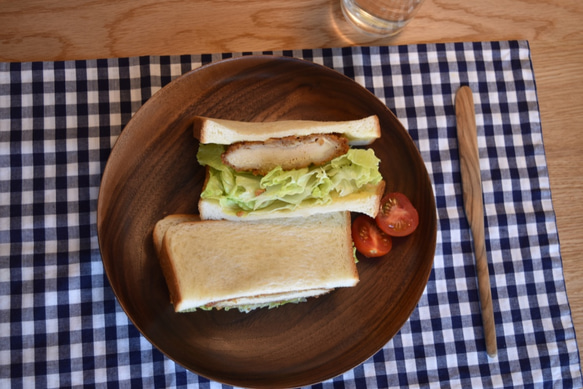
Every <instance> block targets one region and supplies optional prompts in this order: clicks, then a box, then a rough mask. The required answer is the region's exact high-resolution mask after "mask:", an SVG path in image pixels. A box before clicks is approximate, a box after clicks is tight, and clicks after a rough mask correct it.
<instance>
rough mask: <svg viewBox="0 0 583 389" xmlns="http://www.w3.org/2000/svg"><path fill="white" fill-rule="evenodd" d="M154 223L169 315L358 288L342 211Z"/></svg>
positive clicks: (267, 303) (347, 222)
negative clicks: (171, 311) (159, 239)
mask: <svg viewBox="0 0 583 389" xmlns="http://www.w3.org/2000/svg"><path fill="white" fill-rule="evenodd" d="M158 223H159V224H160V223H162V224H163V225H164V227H163V228H162V229H160V228H158V233H160V231H161V230H165V231H164V237H163V243H162V246H161V250H160V252H159V258H160V264H161V267H162V270H163V274H164V277H165V279H166V283H167V285H168V290H169V292H170V299H171V302H172V304H173V305H174V309H175V311H176V312H189V311H194V310H199V309H202V310H210V309H213V308H216V309H239V310H240V311H243V312H248V311H250V310H253V309H256V308H261V307H276V306H279V305H281V304H285V303H290V302H294V303H297V302H303V301H305V300H306V299H307V298H310V297H316V296H320V295H323V294H326V293H329V292H331V291H332V290H334V289H336V288H343V287H352V286H355V285H356V284H357V283H358V282H359V278H358V272H357V269H356V264H355V258H354V252H353V247H352V238H351V232H350V215H349V213H348V212H332V213H325V214H317V215H313V216H310V217H308V218H278V219H267V220H257V221H239V222H233V221H228V220H206V221H184V222H179V223H174V222H170V223H169V222H168V221H167V220H166V221H164V219H163V220H161V221H160V222H158Z"/></svg>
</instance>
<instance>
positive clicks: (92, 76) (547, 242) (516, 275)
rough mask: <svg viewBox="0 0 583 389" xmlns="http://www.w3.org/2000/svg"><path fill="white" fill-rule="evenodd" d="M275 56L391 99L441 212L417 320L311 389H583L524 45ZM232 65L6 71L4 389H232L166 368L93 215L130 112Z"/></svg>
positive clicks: (0, 305) (162, 62)
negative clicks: (483, 260) (458, 122)
mask: <svg viewBox="0 0 583 389" xmlns="http://www.w3.org/2000/svg"><path fill="white" fill-rule="evenodd" d="M255 54H260V53H255ZM265 54H278V55H285V56H295V57H298V58H304V59H307V60H311V61H314V62H317V63H320V64H324V65H326V66H329V67H331V68H334V69H336V70H337V71H339V72H342V73H344V74H346V75H348V76H349V77H352V78H354V79H355V80H356V81H357V82H359V83H360V84H362V85H364V86H365V87H367V88H368V89H370V90H371V91H372V92H373V93H374V94H375V95H376V96H378V97H379V98H380V99H381V100H383V101H384V102H385V103H386V104H387V106H388V107H389V108H391V109H392V110H393V111H394V112H395V114H396V115H397V116H398V117H399V118H400V119H401V120H402V122H403V124H404V125H405V127H406V128H407V129H408V130H409V132H410V134H411V137H412V138H413V140H414V141H415V142H416V144H417V146H418V148H419V150H420V152H421V154H422V156H423V158H424V160H425V163H426V166H427V169H428V171H429V174H430V176H431V179H432V182H433V188H434V192H435V196H436V202H437V213H438V226H439V231H438V235H437V251H436V254H435V262H434V268H433V271H432V273H431V276H430V279H429V283H428V285H427V288H426V291H425V293H424V294H423V296H422V298H421V301H420V302H419V304H418V307H417V309H416V310H415V311H414V312H413V314H412V316H411V318H410V319H409V321H407V322H406V324H405V325H404V326H403V328H402V329H401V331H400V332H399V333H398V334H397V335H396V336H395V337H394V338H393V339H392V340H391V341H390V342H389V343H388V344H387V345H386V346H385V347H384V348H383V349H382V350H381V351H379V352H378V353H377V354H376V355H375V356H374V357H372V358H371V359H369V360H368V361H366V362H365V363H363V364H362V365H360V366H358V367H356V368H355V369H353V370H351V371H348V372H346V373H345V374H343V375H341V376H339V377H337V378H335V379H332V380H329V381H326V382H324V383H321V384H318V385H316V386H315V387H317V388H352V387H357V388H377V387H398V386H402V387H432V388H442V387H459V388H467V387H511V386H514V387H555V388H556V387H581V386H582V385H583V383H582V380H581V368H580V361H579V354H578V348H577V341H576V338H575V332H574V329H573V323H572V320H571V313H570V308H569V304H568V300H567V294H566V291H565V282H564V278H563V267H562V262H561V254H560V249H559V239H558V235H557V228H556V223H555V216H554V211H553V206H552V202H551V191H550V186H549V178H548V173H547V168H546V160H545V150H544V145H543V138H542V132H541V123H540V116H539V110H538V103H537V95H536V85H535V80H534V74H533V70H532V66H531V62H530V50H529V46H528V43H527V42H525V41H509V42H482V43H451V44H426V45H409V46H394V47H350V48H337V49H318V50H303V51H285V52H277V53H271V52H270V53H265ZM233 55H244V53H238V54H217V55H202V56H198V55H193V56H190V55H187V56H168V57H139V58H138V57H136V58H121V59H104V60H90V61H69V62H44V63H41V62H36V63H1V64H0V196H1V201H0V211H1V212H0V266H1V268H0V293H1V296H0V380H1V382H0V387H14V388H18V387H24V388H30V387H43V388H44V387H51V388H57V387H59V388H63V387H74V386H81V385H87V386H98V387H105V386H107V387H130V386H134V387H160V388H162V387H163V388H170V387H183V386H185V385H187V384H189V385H190V386H191V387H199V386H200V387H201V388H218V387H222V385H221V384H219V383H216V382H209V381H208V380H207V379H205V378H202V377H199V376H197V375H196V374H193V373H191V372H188V371H186V370H185V369H184V368H182V367H181V366H178V365H176V364H175V363H174V362H172V361H171V360H169V359H168V358H166V357H165V356H163V355H162V353H160V352H159V351H158V350H157V349H155V348H154V347H153V346H152V345H151V344H150V343H149V342H148V341H147V340H146V339H145V338H143V337H142V336H141V334H140V333H139V332H138V331H137V330H136V329H135V327H134V326H133V325H132V324H131V322H130V321H129V319H128V317H127V316H126V315H125V313H124V312H123V311H122V309H121V308H120V306H119V305H118V303H117V301H116V299H115V297H114V295H113V292H112V290H111V289H110V287H109V285H108V282H107V279H106V276H105V274H104V269H103V266H102V263H101V258H100V255H99V248H98V243H97V233H96V204H97V194H98V189H99V183H100V177H101V173H102V171H103V169H104V166H105V163H106V161H107V157H108V155H109V152H110V150H111V148H112V146H113V144H114V143H115V141H116V139H117V136H118V135H119V134H120V132H121V131H122V128H123V127H124V125H125V124H126V123H127V122H128V120H129V119H130V117H131V116H132V114H134V113H135V112H136V110H137V109H138V108H139V107H140V106H141V105H142V104H143V103H144V102H145V101H146V100H147V99H148V98H149V97H150V96H152V94H153V93H155V92H156V91H157V90H159V89H160V88H161V87H163V86H164V85H166V84H167V83H168V82H170V81H171V80H172V79H174V78H175V77H177V76H179V75H181V74H183V73H184V72H186V71H188V70H190V69H192V68H195V67H198V66H200V65H201V64H203V63H208V62H210V61H216V60H219V59H222V58H225V57H230V56H233ZM462 84H468V85H470V86H471V87H472V89H473V90H474V100H475V103H476V113H477V118H476V120H477V124H478V132H479V141H478V144H479V150H480V157H481V168H482V180H483V187H484V200H485V222H486V239H487V250H488V253H489V260H490V275H491V284H492V297H493V300H494V312H495V321H496V330H497V334H498V347H499V353H498V357H497V358H496V359H489V358H488V356H487V354H486V351H485V345H484V339H483V331H482V327H481V317H480V309H479V299H478V289H477V280H476V271H475V266H474V259H473V256H472V244H471V238H470V231H469V226H468V223H467V222H466V220H465V215H464V211H463V199H462V194H461V193H462V191H461V183H460V173H459V155H458V148H457V140H456V126H455V111H454V94H455V91H456V90H457V89H458V88H459V86H460V85H462Z"/></svg>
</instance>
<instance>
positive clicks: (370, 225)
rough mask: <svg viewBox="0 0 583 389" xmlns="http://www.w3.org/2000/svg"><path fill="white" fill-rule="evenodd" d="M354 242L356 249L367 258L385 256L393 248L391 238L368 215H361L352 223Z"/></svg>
mask: <svg viewBox="0 0 583 389" xmlns="http://www.w3.org/2000/svg"><path fill="white" fill-rule="evenodd" d="M352 240H353V241H354V245H355V246H356V249H357V250H358V251H359V252H360V253H361V254H362V255H364V256H365V257H367V258H374V257H380V256H383V255H385V254H386V253H388V252H389V251H391V248H392V247H393V240H392V239H391V237H390V236H389V235H387V234H385V233H384V232H382V231H381V230H380V229H379V227H378V226H377V224H376V222H375V220H374V219H373V218H372V217H370V216H367V215H360V216H359V217H357V218H356V219H355V220H354V222H353V223H352Z"/></svg>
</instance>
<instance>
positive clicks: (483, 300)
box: [455, 86, 498, 358]
mask: <svg viewBox="0 0 583 389" xmlns="http://www.w3.org/2000/svg"><path fill="white" fill-rule="evenodd" d="M455 110H456V121H457V137H458V146H459V153H460V170H461V176H462V188H463V199H464V210H465V213H466V218H467V219H468V222H469V224H470V229H471V231H472V240H473V247H474V254H475V257H476V270H477V274H478V289H479V293H480V307H481V314H482V325H483V327H484V338H485V340H486V351H487V353H488V356H490V357H491V358H494V357H496V355H497V353H498V346H497V342H496V327H495V322H494V308H493V305H492V291H491V287H490V274H489V271H488V257H487V253H486V239H485V232H484V202H483V199H482V178H481V173H480V160H479V154H478V135H477V129H476V115H475V108H474V98H473V95H472V90H471V89H470V87H468V86H462V87H461V88H460V89H459V90H458V92H457V93H456V97H455Z"/></svg>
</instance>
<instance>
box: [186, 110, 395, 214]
mask: <svg viewBox="0 0 583 389" xmlns="http://www.w3.org/2000/svg"><path fill="white" fill-rule="evenodd" d="M380 134H381V131H380V125H379V121H378V118H377V117H376V116H374V115H373V116H370V117H367V118H363V119H359V120H352V121H336V122H320V121H309V120H288V121H277V122H260V123H250V122H239V121H233V120H221V119H211V118H206V117H196V118H194V136H195V137H196V138H197V139H198V140H199V141H200V144H199V149H198V152H197V159H198V161H199V163H200V164H201V165H204V166H206V170H207V174H206V180H205V183H204V187H203V191H202V193H201V196H200V200H199V203H198V209H199V213H200V216H201V218H202V219H203V220H209V219H210V220H213V219H226V220H233V221H237V220H260V219H267V218H280V217H306V216H310V215H313V214H317V213H326V212H341V211H351V212H359V213H364V214H367V215H369V216H371V217H375V216H376V214H377V212H378V209H379V204H380V199H381V197H382V195H383V192H384V188H385V182H384V181H383V178H382V176H381V174H380V172H379V163H380V160H379V159H378V158H377V157H376V156H375V154H374V151H373V150H372V149H366V148H362V146H366V145H369V144H371V143H372V142H374V140H375V139H378V138H379V137H380Z"/></svg>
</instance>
